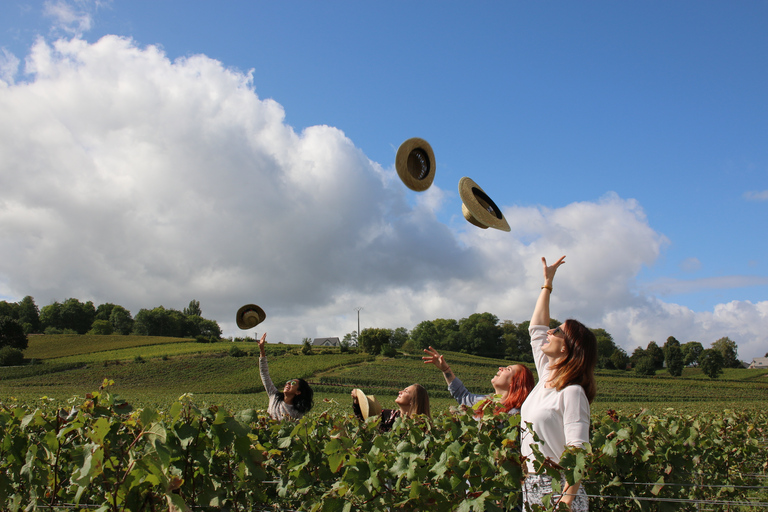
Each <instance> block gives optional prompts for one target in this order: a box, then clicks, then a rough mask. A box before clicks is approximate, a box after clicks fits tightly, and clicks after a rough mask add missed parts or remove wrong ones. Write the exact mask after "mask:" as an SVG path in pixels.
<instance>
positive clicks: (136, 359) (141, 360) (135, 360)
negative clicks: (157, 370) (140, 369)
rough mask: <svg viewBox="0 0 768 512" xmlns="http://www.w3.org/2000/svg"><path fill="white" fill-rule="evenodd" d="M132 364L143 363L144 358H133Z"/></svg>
mask: <svg viewBox="0 0 768 512" xmlns="http://www.w3.org/2000/svg"><path fill="white" fill-rule="evenodd" d="M133 362H134V363H143V362H144V358H143V357H141V356H136V357H134V358H133Z"/></svg>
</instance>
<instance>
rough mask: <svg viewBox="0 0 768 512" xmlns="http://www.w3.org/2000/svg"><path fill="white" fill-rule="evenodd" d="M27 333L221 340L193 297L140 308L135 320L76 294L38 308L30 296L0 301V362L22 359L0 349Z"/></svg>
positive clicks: (20, 346) (17, 344) (21, 346)
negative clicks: (178, 304)
mask: <svg viewBox="0 0 768 512" xmlns="http://www.w3.org/2000/svg"><path fill="white" fill-rule="evenodd" d="M29 334H96V335H109V334H118V335H128V334H136V335H140V336H171V337H177V338H196V339H197V340H198V341H215V340H218V339H220V338H221V328H220V327H219V324H218V323H217V322H216V321H215V320H207V319H205V318H203V312H202V310H201V309H200V302H199V301H197V300H192V301H190V303H189V306H188V307H186V308H184V309H183V310H182V311H178V310H175V309H166V308H165V307H163V306H158V307H155V308H153V309H140V310H139V312H138V313H137V314H136V317H135V318H134V317H132V316H131V312H130V311H128V309H126V308H124V307H123V306H120V305H118V304H112V303H106V304H100V305H99V306H98V307H97V306H95V305H94V304H93V302H91V301H87V302H80V301H79V300H78V299H75V298H69V299H67V300H65V301H64V302H58V301H57V302H53V303H52V304H49V305H47V306H43V307H42V308H40V309H38V307H37V304H35V299H34V298H33V297H31V296H26V297H24V298H23V299H22V300H20V301H19V302H7V301H0V364H13V362H11V363H8V362H4V361H3V359H4V356H6V355H8V354H12V356H11V358H12V359H14V358H16V359H18V358H21V359H22V360H23V357H22V356H21V354H16V353H15V352H13V353H11V352H8V351H7V350H6V352H5V353H2V351H3V350H5V349H6V348H8V349H15V350H17V351H23V350H25V349H26V348H27V346H28V340H27V335H29ZM16 359H14V361H15V360H16Z"/></svg>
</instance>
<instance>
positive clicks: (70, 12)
mask: <svg viewBox="0 0 768 512" xmlns="http://www.w3.org/2000/svg"><path fill="white" fill-rule="evenodd" d="M101 3H102V2H99V1H98V0H73V1H69V2H68V1H67V0H46V2H45V3H44V4H43V14H45V15H46V16H48V17H49V18H51V19H52V20H53V30H54V31H61V32H63V33H65V34H69V35H70V36H80V35H82V34H84V33H85V32H88V31H89V30H91V27H92V26H93V17H92V12H93V11H94V10H95V9H96V8H97V7H99V6H100V4H101Z"/></svg>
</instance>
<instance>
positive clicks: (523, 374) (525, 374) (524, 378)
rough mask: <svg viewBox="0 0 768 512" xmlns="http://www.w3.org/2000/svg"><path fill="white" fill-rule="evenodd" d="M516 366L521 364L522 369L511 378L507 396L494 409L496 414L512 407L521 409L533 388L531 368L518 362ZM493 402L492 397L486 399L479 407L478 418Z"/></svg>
mask: <svg viewBox="0 0 768 512" xmlns="http://www.w3.org/2000/svg"><path fill="white" fill-rule="evenodd" d="M515 366H519V367H520V369H519V370H518V371H516V372H515V374H514V375H513V376H512V378H511V379H510V381H509V391H508V392H507V398H505V399H504V401H503V402H501V405H497V407H496V409H495V410H494V411H493V414H494V416H495V415H497V414H501V413H503V412H504V413H507V412H509V411H511V410H512V409H520V407H522V405H523V402H525V399H526V398H528V393H530V392H531V390H532V389H533V386H534V382H533V372H532V371H531V370H530V368H528V367H527V366H523V365H522V364H516V365H515ZM491 403H493V400H492V399H490V398H487V399H486V400H484V403H483V404H482V405H481V406H480V407H478V408H477V412H476V413H475V416H477V417H478V418H479V417H482V416H483V414H484V411H485V408H486V407H488V406H489V405H490V404H491Z"/></svg>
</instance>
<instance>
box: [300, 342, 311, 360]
mask: <svg viewBox="0 0 768 512" xmlns="http://www.w3.org/2000/svg"><path fill="white" fill-rule="evenodd" d="M301 353H302V354H304V355H305V356H311V355H312V338H304V339H303V340H301Z"/></svg>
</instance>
